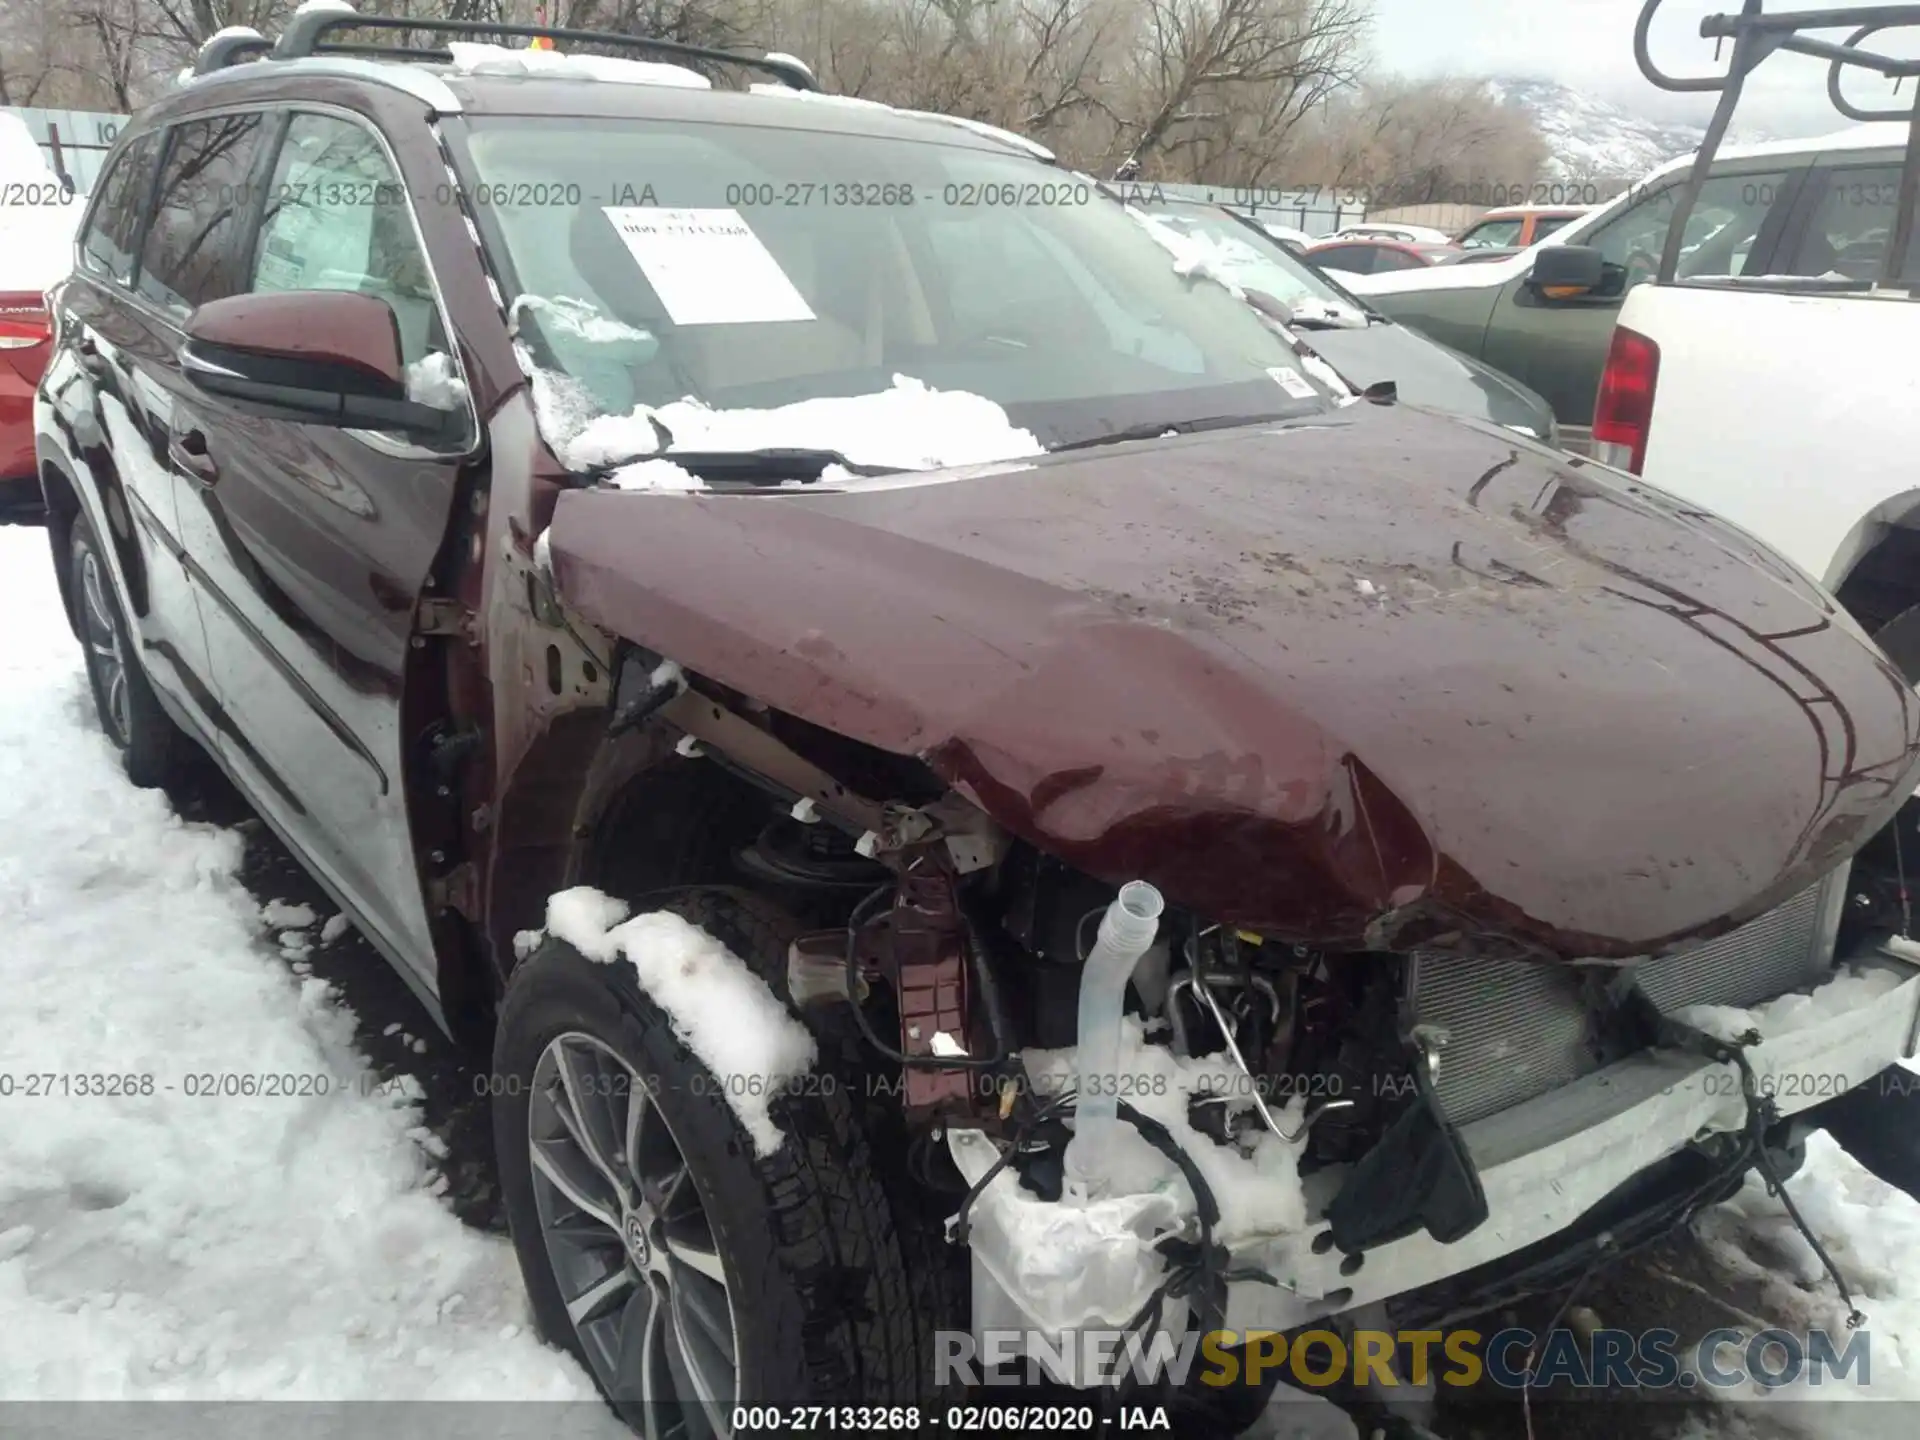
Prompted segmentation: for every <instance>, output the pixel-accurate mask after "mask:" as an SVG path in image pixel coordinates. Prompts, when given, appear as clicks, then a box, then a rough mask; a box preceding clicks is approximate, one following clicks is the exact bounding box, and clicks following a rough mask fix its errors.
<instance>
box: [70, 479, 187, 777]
mask: <svg viewBox="0 0 1920 1440" xmlns="http://www.w3.org/2000/svg"><path fill="white" fill-rule="evenodd" d="M67 555H68V562H69V571H68V574H69V577H70V582H71V583H70V591H69V593H70V594H71V595H72V597H73V619H74V628H75V630H76V632H77V633H78V634H79V636H80V644H81V647H82V650H83V653H84V655H85V658H86V664H87V686H88V688H89V689H90V690H92V691H93V710H94V714H95V715H96V716H97V717H98V718H99V721H100V728H101V729H102V730H103V731H105V732H106V736H107V739H108V740H110V741H112V742H113V746H114V748H115V749H116V750H118V751H119V752H120V760H121V764H122V765H124V766H125V767H126V772H127V778H128V779H129V780H131V781H132V782H133V783H134V784H135V785H138V786H140V787H141V788H143V789H157V788H158V787H160V786H162V785H165V784H166V783H167V782H168V781H169V780H171V779H172V778H173V776H174V775H175V773H176V771H177V769H178V766H179V763H180V755H181V751H182V749H183V748H184V747H183V741H184V739H185V737H184V736H183V735H181V733H180V730H179V728H178V727H177V726H176V725H175V724H174V723H173V720H172V717H170V716H169V715H168V714H167V712H166V711H165V710H163V709H161V708H160V701H159V700H158V699H157V698H156V697H155V696H154V693H153V687H152V685H151V684H150V683H149V682H148V680H147V674H146V671H145V670H143V669H142V668H141V665H140V655H139V650H138V647H137V646H136V645H135V644H134V642H133V640H132V638H131V632H130V631H129V630H128V628H127V621H126V616H125V615H124V614H123V613H122V612H121V609H120V597H119V594H118V593H117V592H116V591H115V590H114V587H113V569H112V565H113V562H112V557H111V556H109V555H108V554H107V552H106V550H105V549H104V548H103V547H102V546H101V544H100V542H99V541H98V540H97V539H96V538H95V536H94V533H93V526H92V524H91V523H90V522H89V521H88V519H87V517H86V515H85V513H84V512H83V513H81V514H78V515H76V516H74V519H73V538H72V540H71V542H70V543H69V545H68V549H67Z"/></svg>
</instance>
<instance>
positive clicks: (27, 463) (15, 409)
mask: <svg viewBox="0 0 1920 1440" xmlns="http://www.w3.org/2000/svg"><path fill="white" fill-rule="evenodd" d="M51 336H52V331H51V328H50V326H49V324H48V321H47V300H46V296H45V295H43V294H42V293H41V292H39V291H37V290H27V291H0V521H7V520H30V519H37V518H39V516H40V513H41V503H40V480H39V477H38V476H37V475H36V474H35V473H34V468H33V392H34V389H35V388H36V387H37V386H38V385H39V384H40V373H41V371H43V370H45V369H46V368H47V355H48V353H49V352H50V350H51V349H52V347H51V346H50V345H49V344H48V341H49V340H50V338H51Z"/></svg>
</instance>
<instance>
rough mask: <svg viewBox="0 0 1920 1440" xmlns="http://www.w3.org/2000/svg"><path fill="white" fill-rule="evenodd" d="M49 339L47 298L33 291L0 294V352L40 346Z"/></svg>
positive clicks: (51, 331)
mask: <svg viewBox="0 0 1920 1440" xmlns="http://www.w3.org/2000/svg"><path fill="white" fill-rule="evenodd" d="M52 336H53V325H52V323H51V322H50V321H49V320H48V319H47V298H46V296H44V295H40V294H37V293H33V292H28V293H26V294H13V293H0V350H25V349H28V348H29V347H31V346H34V345H44V344H45V343H46V342H47V341H48V340H49V339H51V338H52Z"/></svg>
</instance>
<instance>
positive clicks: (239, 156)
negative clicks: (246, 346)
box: [135, 114, 266, 316]
mask: <svg viewBox="0 0 1920 1440" xmlns="http://www.w3.org/2000/svg"><path fill="white" fill-rule="evenodd" d="M265 129H266V120H265V118H264V117H263V116H261V115H259V114H248V115H221V116H217V117H215V118H213V119H210V120H187V121H183V122H181V123H180V124H178V125H175V126H174V127H173V128H172V129H171V130H170V131H169V132H168V135H169V139H168V144H167V150H166V155H165V158H164V159H162V161H161V162H160V185H159V188H158V190H157V191H156V198H155V202H154V210H153V223H152V224H150V225H149V226H148V227H147V238H146V242H145V244H143V245H142V246H141V247H140V278H139V280H138V281H137V282H136V285H135V288H136V290H137V291H138V292H139V293H140V294H141V295H143V296H145V297H146V298H147V299H149V300H151V301H153V303H154V304H156V305H159V306H162V307H164V308H165V309H167V310H170V311H172V312H173V313H174V314H176V315H182V316H184V315H188V314H190V313H192V311H193V310H194V308H195V307H196V306H199V305H204V304H205V303H206V302H207V301H209V300H218V299H221V298H223V297H224V296H227V295H232V294H234V293H236V292H237V291H238V290H239V288H240V287H239V284H238V281H237V279H236V278H235V277H236V271H237V269H238V257H236V256H234V255H233V254H232V253H231V250H232V246H233V245H234V243H235V237H236V236H237V235H238V234H239V233H240V232H241V231H242V230H243V229H244V228H245V224H246V215H247V206H248V203H249V201H250V200H251V198H252V193H251V190H250V188H249V186H248V184H247V181H248V179H249V178H250V177H251V176H252V174H253V165H254V161H255V160H256V159H258V158H259V154H260V137H261V134H262V132H263V131H264V130H265Z"/></svg>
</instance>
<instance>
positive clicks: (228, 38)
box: [193, 25, 273, 75]
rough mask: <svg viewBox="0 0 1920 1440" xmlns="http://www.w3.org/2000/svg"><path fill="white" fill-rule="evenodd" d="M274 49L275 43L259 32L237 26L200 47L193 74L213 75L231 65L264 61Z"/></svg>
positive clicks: (222, 32)
mask: <svg viewBox="0 0 1920 1440" xmlns="http://www.w3.org/2000/svg"><path fill="white" fill-rule="evenodd" d="M272 48H273V42H272V41H271V40H269V39H267V37H266V36H264V35H262V34H261V33H260V32H259V31H258V30H255V29H253V28H251V27H250V26H246V25H235V26H232V27H231V28H229V29H226V30H222V31H220V32H218V33H217V34H215V35H214V36H213V37H212V38H211V39H209V40H208V41H207V42H206V43H205V44H203V45H202V46H201V47H200V50H199V53H198V54H196V55H195V56H194V59H193V73H194V74H195V75H211V74H212V73H213V72H214V71H215V70H224V69H226V68H227V67H228V66H229V65H240V64H243V63H245V62H246V61H248V60H259V59H263V58H264V57H265V56H266V53H267V52H268V51H269V50H271V49H272Z"/></svg>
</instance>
